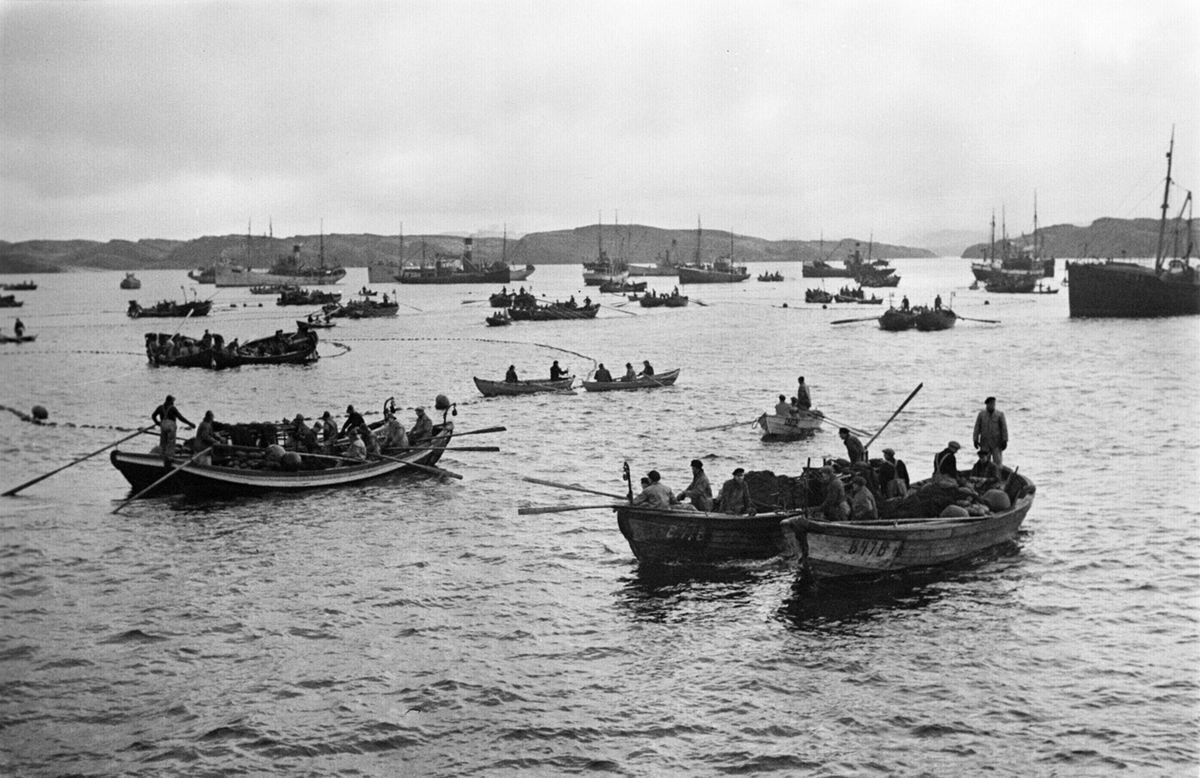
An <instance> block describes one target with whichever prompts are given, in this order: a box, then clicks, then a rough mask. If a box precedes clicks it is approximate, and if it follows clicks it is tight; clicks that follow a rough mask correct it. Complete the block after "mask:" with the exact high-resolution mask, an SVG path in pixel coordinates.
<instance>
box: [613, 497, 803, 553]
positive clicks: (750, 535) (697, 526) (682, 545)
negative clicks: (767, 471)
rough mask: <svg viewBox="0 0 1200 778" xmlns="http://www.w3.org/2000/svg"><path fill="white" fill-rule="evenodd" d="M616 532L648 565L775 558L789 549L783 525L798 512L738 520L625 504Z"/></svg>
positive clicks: (711, 514) (619, 514) (722, 516)
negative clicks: (623, 537)
mask: <svg viewBox="0 0 1200 778" xmlns="http://www.w3.org/2000/svg"><path fill="white" fill-rule="evenodd" d="M615 510H616V512H617V527H619V528H620V530H621V534H622V535H624V536H625V540H626V541H628V543H629V548H630V549H631V550H632V551H633V555H634V556H636V557H637V558H638V561H640V562H644V563H648V564H713V563H717V562H726V561H729V560H733V559H771V558H772V557H776V556H780V555H782V554H785V553H786V552H787V550H788V547H787V544H786V541H785V538H784V535H783V531H782V529H781V528H780V524H779V522H780V521H782V520H783V519H787V518H791V517H793V516H796V515H798V514H797V513H795V512H786V513H785V512H778V513H777V512H771V513H758V514H755V515H754V516H734V515H731V514H727V513H702V512H700V511H693V510H686V509H682V510H665V511H664V510H657V509H653V508H643V507H639V506H634V505H622V506H620V507H619V508H616V509H615Z"/></svg>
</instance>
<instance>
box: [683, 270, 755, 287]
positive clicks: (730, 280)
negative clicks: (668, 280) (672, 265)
mask: <svg viewBox="0 0 1200 778" xmlns="http://www.w3.org/2000/svg"><path fill="white" fill-rule="evenodd" d="M678 272H679V283H681V284H738V283H741V282H742V281H745V280H746V279H747V278H749V277H750V273H749V272H747V271H746V270H745V269H741V268H739V269H735V270H732V271H729V270H707V269H704V268H696V267H687V266H681V267H680V268H679V271H678Z"/></svg>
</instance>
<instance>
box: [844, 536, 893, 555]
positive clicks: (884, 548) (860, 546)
mask: <svg viewBox="0 0 1200 778" xmlns="http://www.w3.org/2000/svg"><path fill="white" fill-rule="evenodd" d="M891 550H892V543H891V542H890V541H887V540H865V539H859V538H854V539H852V540H851V541H850V548H848V549H847V550H846V553H848V554H850V555H851V556H887V554H888V552H889V551H891Z"/></svg>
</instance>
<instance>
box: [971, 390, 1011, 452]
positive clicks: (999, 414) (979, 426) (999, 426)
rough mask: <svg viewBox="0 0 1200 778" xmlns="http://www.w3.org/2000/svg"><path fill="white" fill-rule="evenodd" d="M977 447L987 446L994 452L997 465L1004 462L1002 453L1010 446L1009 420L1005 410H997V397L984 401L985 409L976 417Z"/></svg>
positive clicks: (974, 435) (975, 439)
mask: <svg viewBox="0 0 1200 778" xmlns="http://www.w3.org/2000/svg"><path fill="white" fill-rule="evenodd" d="M972 440H973V441H974V443H975V448H986V449H987V450H988V451H990V452H992V461H993V462H995V463H996V467H999V466H1001V465H1002V464H1004V455H1003V454H1002V453H1001V452H1003V451H1004V449H1006V448H1008V422H1007V421H1006V420H1005V418H1004V411H998V410H996V398H995V397H989V398H987V399H986V400H984V401H983V410H982V411H980V412H979V415H978V416H976V417H975V432H974V434H973V435H972Z"/></svg>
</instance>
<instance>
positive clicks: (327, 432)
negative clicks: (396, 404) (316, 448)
mask: <svg viewBox="0 0 1200 778" xmlns="http://www.w3.org/2000/svg"><path fill="white" fill-rule="evenodd" d="M337 436H338V427H337V422H335V421H334V420H333V414H331V413H330V412H329V411H325V413H324V414H323V415H322V416H321V442H322V444H323V445H324V448H325V453H326V454H332V453H333V443H334V441H335V440H337Z"/></svg>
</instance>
